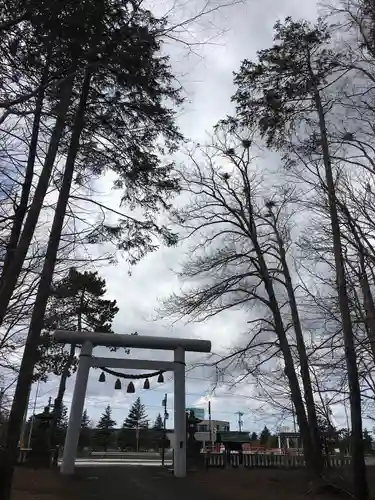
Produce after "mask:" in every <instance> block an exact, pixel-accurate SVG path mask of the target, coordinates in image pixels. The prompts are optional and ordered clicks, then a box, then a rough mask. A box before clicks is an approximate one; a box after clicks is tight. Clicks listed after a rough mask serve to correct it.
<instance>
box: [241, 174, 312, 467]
mask: <svg viewBox="0 0 375 500" xmlns="http://www.w3.org/2000/svg"><path fill="white" fill-rule="evenodd" d="M243 181H244V184H245V196H246V202H247V209H248V213H249V221H248V230H249V237H250V239H251V242H252V244H253V246H254V250H255V253H256V256H257V260H258V264H259V269H260V275H261V278H262V281H263V283H264V287H265V289H266V293H267V296H268V301H269V307H270V309H271V312H272V315H273V320H274V323H275V333H276V335H277V338H278V341H279V345H280V350H281V352H282V355H283V358H284V365H285V370H284V371H285V375H286V377H287V379H288V383H289V387H290V392H291V398H292V401H293V404H294V408H295V410H296V416H297V422H298V426H299V430H300V434H301V440H302V443H303V450H304V455H305V460H306V464H307V465H308V467H309V468H310V470H311V471H312V472H313V473H314V474H316V475H318V476H319V475H320V472H321V471H320V468H319V467H318V464H317V463H316V461H315V460H314V448H313V445H312V440H311V434H310V428H309V423H308V420H307V417H306V412H305V407H304V403H303V398H302V394H301V389H300V386H299V382H298V378H297V374H296V369H295V366H294V361H293V356H292V352H291V350H290V345H289V342H288V338H287V336H286V332H285V328H284V323H283V319H282V316H281V312H280V308H279V304H278V301H277V299H276V296H275V291H274V288H273V283H272V277H271V276H270V274H269V271H268V266H267V263H266V261H265V258H264V255H263V251H262V249H261V248H260V245H259V242H258V235H257V227H256V224H255V221H254V216H253V207H252V201H251V186H250V183H249V180H248V178H247V176H246V175H244V176H243Z"/></svg>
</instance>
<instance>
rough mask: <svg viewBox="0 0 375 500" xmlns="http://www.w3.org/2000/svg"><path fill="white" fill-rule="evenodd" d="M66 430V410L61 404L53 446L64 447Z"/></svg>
mask: <svg viewBox="0 0 375 500" xmlns="http://www.w3.org/2000/svg"><path fill="white" fill-rule="evenodd" d="M67 429H68V408H67V407H66V406H65V405H64V404H62V406H61V411H60V414H59V416H58V418H57V421H56V438H55V444H57V445H59V446H63V445H64V442H65V436H66V431H67Z"/></svg>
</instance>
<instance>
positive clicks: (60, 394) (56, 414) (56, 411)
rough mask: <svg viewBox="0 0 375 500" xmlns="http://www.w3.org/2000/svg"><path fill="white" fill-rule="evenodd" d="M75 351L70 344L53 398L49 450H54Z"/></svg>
mask: <svg viewBox="0 0 375 500" xmlns="http://www.w3.org/2000/svg"><path fill="white" fill-rule="evenodd" d="M75 351H76V349H75V345H73V344H71V346H70V353H69V357H68V359H67V360H66V363H65V366H64V369H63V372H62V374H61V378H60V383H59V389H58V391H57V396H56V398H55V401H54V405H53V419H52V422H51V426H50V442H51V448H54V447H55V446H56V431H57V424H58V421H59V418H60V415H61V409H62V403H63V399H64V394H65V390H66V381H67V380H68V377H69V373H70V368H71V366H72V363H73V361H74V356H75Z"/></svg>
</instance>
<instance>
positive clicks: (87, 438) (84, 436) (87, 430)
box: [78, 409, 91, 450]
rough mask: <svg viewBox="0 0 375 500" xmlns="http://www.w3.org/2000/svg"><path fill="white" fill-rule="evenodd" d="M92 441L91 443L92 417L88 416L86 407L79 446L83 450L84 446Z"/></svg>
mask: <svg viewBox="0 0 375 500" xmlns="http://www.w3.org/2000/svg"><path fill="white" fill-rule="evenodd" d="M90 443H91V420H90V417H89V416H88V413H87V410H86V409H85V410H84V412H83V414H82V422H81V430H80V433H79V441H78V448H79V449H80V450H82V449H83V448H85V447H87V446H90Z"/></svg>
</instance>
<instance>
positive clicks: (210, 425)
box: [208, 401, 213, 451]
mask: <svg viewBox="0 0 375 500" xmlns="http://www.w3.org/2000/svg"><path fill="white" fill-rule="evenodd" d="M208 425H209V430H210V448H211V450H210V451H212V448H213V443H212V419H211V401H209V402H208Z"/></svg>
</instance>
